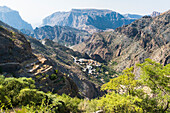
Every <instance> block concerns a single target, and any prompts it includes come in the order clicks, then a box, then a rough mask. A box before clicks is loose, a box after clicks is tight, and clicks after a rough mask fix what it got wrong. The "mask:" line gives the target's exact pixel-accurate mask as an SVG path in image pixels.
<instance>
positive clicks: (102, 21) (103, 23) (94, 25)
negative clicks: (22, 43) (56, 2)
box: [43, 9, 135, 33]
mask: <svg viewBox="0 0 170 113" xmlns="http://www.w3.org/2000/svg"><path fill="white" fill-rule="evenodd" d="M134 20H135V19H133V18H126V17H124V16H123V15H121V14H119V13H117V12H114V11H111V10H99V9H72V10H71V11H69V12H56V13H53V14H52V15H50V16H48V17H46V18H45V19H44V20H43V25H51V26H54V25H59V26H70V27H74V28H78V29H81V30H86V31H88V32H90V33H93V32H96V31H101V30H106V29H115V28H117V27H120V26H122V25H127V24H130V23H131V22H133V21H134Z"/></svg>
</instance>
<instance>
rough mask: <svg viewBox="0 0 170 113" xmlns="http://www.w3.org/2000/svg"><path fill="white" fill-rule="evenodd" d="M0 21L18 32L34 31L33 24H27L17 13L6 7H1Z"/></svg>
mask: <svg viewBox="0 0 170 113" xmlns="http://www.w3.org/2000/svg"><path fill="white" fill-rule="evenodd" d="M0 20H1V21H2V22H4V23H6V24H8V25H10V26H12V27H14V28H16V29H18V30H20V29H28V30H31V31H32V30H33V28H32V26H31V24H28V23H27V22H25V21H24V20H23V19H22V18H21V16H20V15H19V13H18V12H17V11H15V10H12V9H10V8H8V7H6V6H0Z"/></svg>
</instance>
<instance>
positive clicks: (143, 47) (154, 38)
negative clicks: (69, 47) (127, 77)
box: [73, 11, 170, 71]
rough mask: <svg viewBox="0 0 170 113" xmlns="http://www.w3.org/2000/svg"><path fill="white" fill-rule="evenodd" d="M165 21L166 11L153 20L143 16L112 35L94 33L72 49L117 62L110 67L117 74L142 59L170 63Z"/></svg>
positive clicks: (168, 28)
mask: <svg viewBox="0 0 170 113" xmlns="http://www.w3.org/2000/svg"><path fill="white" fill-rule="evenodd" d="M169 22H170V11H167V12H165V13H163V14H161V15H160V16H157V17H155V18H152V17H150V16H144V17H142V18H141V19H139V20H136V21H135V22H133V23H131V24H129V25H126V26H123V27H119V28H117V29H116V30H115V31H114V32H102V33H95V34H93V35H92V36H91V37H90V38H89V40H87V41H85V42H84V43H83V44H80V45H76V46H75V47H73V49H74V50H78V51H80V52H86V53H88V54H89V55H94V54H98V55H100V56H101V58H103V59H105V60H106V61H112V62H117V63H116V65H111V64H110V66H112V67H113V68H114V69H115V70H117V71H122V70H123V69H125V68H126V67H130V66H134V65H135V64H136V63H141V62H144V59H146V58H151V59H154V60H155V61H157V62H161V63H162V64H164V65H166V64H167V63H170V60H169V56H170V54H169V53H170V44H169V41H170V23H169ZM82 45H83V46H82Z"/></svg>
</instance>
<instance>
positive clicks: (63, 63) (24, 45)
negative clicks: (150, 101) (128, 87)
mask: <svg viewBox="0 0 170 113" xmlns="http://www.w3.org/2000/svg"><path fill="white" fill-rule="evenodd" d="M0 40H1V42H0V55H1V59H0V73H3V75H5V76H7V77H8V76H9V75H11V76H13V77H28V78H30V77H31V78H33V79H34V80H35V84H36V86H37V88H38V89H40V90H42V91H45V92H48V91H51V92H53V93H58V94H62V93H65V94H69V95H70V96H72V97H74V96H78V97H81V98H82V97H87V98H95V97H98V96H101V95H103V94H104V93H103V92H101V91H100V87H99V86H97V84H95V83H93V82H92V81H91V80H89V79H88V78H87V74H86V73H85V72H83V71H82V69H81V67H80V66H79V65H77V64H75V63H74V58H73V57H75V58H84V59H90V57H89V56H88V55H87V54H85V53H84V54H83V53H79V52H74V51H73V50H71V49H69V48H67V47H65V46H62V45H59V44H58V43H55V42H53V41H52V40H50V39H43V40H41V41H39V40H37V39H35V38H32V37H30V36H27V35H24V34H22V33H21V32H20V31H18V30H17V29H14V28H12V27H10V26H9V25H7V24H5V23H3V22H1V21H0Z"/></svg>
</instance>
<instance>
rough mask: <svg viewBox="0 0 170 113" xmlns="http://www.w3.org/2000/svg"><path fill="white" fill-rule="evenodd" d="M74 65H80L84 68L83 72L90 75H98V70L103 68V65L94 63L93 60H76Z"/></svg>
mask: <svg viewBox="0 0 170 113" xmlns="http://www.w3.org/2000/svg"><path fill="white" fill-rule="evenodd" d="M73 58H74V57H73ZM74 63H76V64H77V65H79V66H80V67H81V68H82V71H83V72H87V73H88V74H90V75H97V74H98V72H96V68H97V67H98V68H100V67H101V63H99V62H97V61H94V60H92V59H84V58H80V59H78V58H74Z"/></svg>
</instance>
